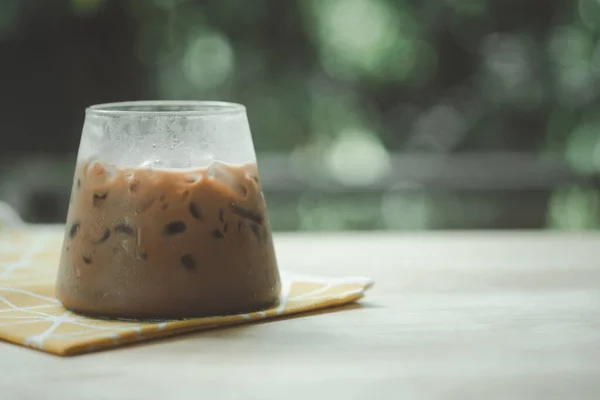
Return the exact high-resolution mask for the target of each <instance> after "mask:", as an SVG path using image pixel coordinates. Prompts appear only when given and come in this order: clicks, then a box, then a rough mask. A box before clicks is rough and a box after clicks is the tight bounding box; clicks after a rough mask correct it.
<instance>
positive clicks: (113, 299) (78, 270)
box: [56, 113, 280, 318]
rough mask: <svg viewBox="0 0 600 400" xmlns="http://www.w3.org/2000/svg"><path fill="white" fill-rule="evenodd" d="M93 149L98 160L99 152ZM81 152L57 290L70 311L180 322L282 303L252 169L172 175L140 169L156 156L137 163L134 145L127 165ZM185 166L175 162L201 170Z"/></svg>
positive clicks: (225, 167) (214, 164) (225, 166)
mask: <svg viewBox="0 0 600 400" xmlns="http://www.w3.org/2000/svg"><path fill="white" fill-rule="evenodd" d="M142 114H143V113H142ZM119 115H120V114H117V117H118V116H119ZM127 115H128V114H127ZM143 115H145V114H143ZM134 116H135V115H134ZM160 117H161V116H160V115H159V118H160ZM244 118H245V114H244ZM165 120H166V121H167V122H168V123H170V122H169V121H171V120H170V119H165ZM101 122H102V124H106V123H105V122H104V121H103V120H102V121H101ZM158 122H159V123H162V122H163V120H161V119H159V120H158ZM109 123H111V124H114V121H109ZM203 124H204V125H202V128H203V129H204V128H205V127H206V122H203ZM103 126H104V125H103ZM144 126H146V125H144ZM185 127H186V128H188V129H190V127H189V124H188V125H185ZM104 130H105V129H104ZM104 130H102V131H101V132H104ZM99 131H100V130H99ZM84 133H85V128H84ZM141 137H142V138H143V140H146V137H145V136H141ZM148 140H150V139H148ZM148 143H150V142H148ZM100 144H102V143H100ZM152 145H154V142H153V143H152ZM82 146H83V145H82ZM148 147H149V148H151V149H152V148H154V147H153V146H148ZM90 148H92V149H93V150H94V151H95V152H96V153H97V152H98V149H99V148H101V146H99V145H95V146H93V147H92V146H90ZM84 150H85V149H84ZM84 150H81V148H80V156H79V161H78V164H77V166H76V170H75V176H74V180H73V187H72V194H71V204H70V207H69V213H68V216H67V221H66V229H65V239H64V244H63V249H62V255H61V259H60V266H59V273H58V279H57V286H56V294H57V297H58V299H59V300H60V301H61V302H62V303H63V305H64V306H65V307H66V308H68V309H70V310H73V311H75V312H79V313H84V314H89V315H98V316H108V317H122V318H182V317H197V316H214V315H226V314H237V313H247V312H252V311H257V310H261V309H265V308H267V307H270V306H273V305H274V304H276V303H277V301H278V297H279V292H280V281H279V274H278V269H277V263H276V259H275V252H274V249H273V242H272V237H271V231H270V228H269V222H268V219H267V214H266V209H265V202H264V199H263V195H262V192H261V187H260V180H259V176H258V170H257V168H256V164H255V163H254V162H248V163H237V164H233V163H227V162H224V161H215V160H214V159H213V160H212V161H210V162H209V163H206V164H207V165H206V166H204V167H182V166H181V165H179V166H177V167H176V168H173V167H169V166H168V165H167V166H164V164H165V163H164V162H162V164H160V165H159V166H157V165H153V166H147V165H145V163H139V162H138V161H139V160H142V159H144V158H149V157H150V156H149V155H148V154H147V153H143V152H142V151H141V150H140V153H139V155H136V153H135V151H136V148H134V147H132V151H131V153H130V154H127V153H126V152H125V154H124V155H123V156H120V155H119V154H120V153H115V154H117V155H119V157H121V159H122V160H124V161H121V162H119V159H117V160H116V162H114V159H116V158H117V157H113V161H111V160H110V157H105V158H107V160H104V159H98V158H95V157H88V158H85V157H83V156H85V151H84ZM117 150H118V149H117ZM176 150H177V149H176ZM184 150H185V151H188V152H189V150H188V149H187V147H186V148H184ZM251 150H252V152H253V149H251ZM165 151H167V153H163V154H169V153H168V151H172V149H171V148H167V149H166V150H165ZM218 151H219V149H216V150H215V151H213V153H211V154H213V155H214V154H215V153H217V154H218ZM157 154H159V153H157ZM182 154H189V153H183V152H182ZM200 154H201V153H200ZM159 155H160V154H159ZM252 156H253V154H252ZM136 157H138V158H139V160H138V159H136ZM211 157H212V158H214V156H211ZM227 157H230V156H228V153H224V156H223V157H221V158H223V159H227ZM150 158H151V157H150ZM166 158H167V157H166V156H163V158H162V159H163V160H164V159H166ZM230 158H231V157H230ZM247 158H252V157H247ZM181 159H182V158H180V159H179V160H176V161H177V162H179V163H183V162H184V161H185V162H186V163H188V164H191V165H193V164H194V163H196V162H197V158H196V157H192V156H190V161H189V162H188V161H186V160H185V159H183V161H181ZM131 160H133V162H131ZM201 161H202V160H201ZM174 163H176V162H175V161H174V162H171V163H170V164H174ZM128 164H129V165H128ZM131 164H133V166H131ZM155 164H156V163H155ZM166 164H169V163H166Z"/></svg>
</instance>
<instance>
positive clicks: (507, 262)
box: [0, 232, 600, 400]
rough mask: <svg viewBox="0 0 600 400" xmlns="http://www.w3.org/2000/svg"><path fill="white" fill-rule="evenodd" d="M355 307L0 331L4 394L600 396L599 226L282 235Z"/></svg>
mask: <svg viewBox="0 0 600 400" xmlns="http://www.w3.org/2000/svg"><path fill="white" fill-rule="evenodd" d="M276 246H277V251H278V257H279V262H280V266H281V267H282V268H286V269H289V270H294V271H298V272H305V273H320V274H327V275H334V276H339V275H345V274H348V275H367V276H370V277H372V278H374V279H375V287H374V288H373V289H372V290H371V291H370V292H369V293H368V295H367V297H366V298H365V299H364V300H363V302H362V306H359V307H354V308H352V307H350V308H347V309H344V310H337V311H333V312H328V313H321V314H318V315H312V316H304V317H300V318H294V319H287V320H281V321H275V322H268V323H262V324H258V325H247V326H240V327H233V328H228V329H223V330H215V331H209V332H203V333H198V334H190V335H185V336H180V337H177V338H173V339H168V340H161V341H155V342H151V343H146V344H141V345H136V346H131V347H126V348H122V349H118V350H111V351H106V352H102V353H96V354H90V355H84V356H78V357H74V358H59V357H56V356H52V355H47V354H43V353H40V352H36V351H33V350H30V349H25V348H21V347H17V346H14V345H10V344H6V343H0V399H1V400H13V399H17V400H19V399H38V398H39V399H41V398H43V399H61V400H62V399H83V400H85V399H94V400H102V399H117V398H119V399H165V398H171V399H180V398H182V399H183V398H189V399H216V400H220V399H285V400H294V399H321V398H324V399H338V398H339V399H367V398H374V399H384V398H385V399H477V400H480V399H569V400H573V399H600V234H597V233H571V234H565V233H515V232H507V233H486V232H471V233H422V234H380V233H370V234H350V233H349V234H321V235H312V236H309V235H297V234H279V235H277V237H276Z"/></svg>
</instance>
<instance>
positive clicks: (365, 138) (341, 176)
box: [327, 128, 390, 186]
mask: <svg viewBox="0 0 600 400" xmlns="http://www.w3.org/2000/svg"><path fill="white" fill-rule="evenodd" d="M327 165H328V166H329V170H330V173H331V175H332V176H333V178H334V179H336V180H337V181H338V182H340V183H342V184H345V185H348V186H364V185H369V184H373V183H375V182H377V181H378V180H380V179H381V178H383V177H384V176H385V175H386V174H387V173H388V172H389V169H390V156H389V154H388V152H387V150H386V149H385V147H384V146H383V145H382V143H381V141H379V139H378V138H377V136H375V135H374V134H373V133H372V132H369V131H367V130H363V129H358V128H349V129H346V130H344V131H343V132H341V134H340V135H339V137H338V138H337V140H336V141H335V142H334V143H333V145H332V147H331V148H330V149H329V152H328V155H327Z"/></svg>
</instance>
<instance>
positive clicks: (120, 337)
mask: <svg viewBox="0 0 600 400" xmlns="http://www.w3.org/2000/svg"><path fill="white" fill-rule="evenodd" d="M61 243H62V230H60V229H40V228H37V229H36V228H19V229H13V230H7V229H5V230H4V232H0V339H2V340H6V341H8V342H12V343H16V344H19V345H23V346H27V347H31V348H35V349H39V350H42V351H45V352H48V353H54V354H58V355H73V354H81V353H87V352H91V351H96V350H100V349H106V348H111V347H113V348H114V347H118V346H121V345H124V344H127V343H133V342H140V341H144V340H149V339H155V338H158V337H163V336H170V335H174V334H178V333H182V332H190V331H197V330H203V329H209V328H215V327H220V326H226V325H234V324H242V323H247V322H251V321H258V320H264V319H269V318H275V317H280V316H284V315H289V314H295V313H299V312H303V311H309V310H317V309H322V308H326V307H332V306H338V305H342V304H346V303H351V302H353V301H355V300H357V299H359V298H361V297H362V296H363V295H364V293H365V291H366V290H367V289H369V288H370V287H371V286H372V284H373V283H372V281H371V280H369V279H367V278H358V277H357V278H353V277H347V278H341V279H333V278H325V277H315V276H301V275H298V274H293V273H288V272H285V271H281V275H282V276H281V278H282V287H283V290H282V294H281V301H280V305H279V306H278V307H276V308H272V309H269V310H266V311H261V312H255V313H251V314H243V315H234V316H223V317H211V318H195V319H186V320H170V321H166V320H165V321H155V322H132V321H121V320H105V319H97V318H89V317H84V316H81V315H77V314H73V313H71V312H70V311H67V310H65V309H64V308H63V307H62V306H61V305H60V303H59V302H58V300H56V298H55V297H54V280H55V276H56V268H57V265H58V258H59V256H60V249H61ZM0 345H1V344H0Z"/></svg>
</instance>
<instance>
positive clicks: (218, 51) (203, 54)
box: [182, 31, 234, 89]
mask: <svg viewBox="0 0 600 400" xmlns="http://www.w3.org/2000/svg"><path fill="white" fill-rule="evenodd" d="M233 66H234V52H233V49H232V47H231V45H230V43H229V41H228V40H227V38H225V37H224V36H223V35H221V34H219V33H216V32H208V31H204V32H201V33H198V34H197V35H196V36H195V37H194V38H193V39H192V40H190V42H189V43H188V46H187V49H186V52H185V55H184V57H183V64H182V67H183V71H184V74H185V76H186V77H187V79H188V80H189V81H190V82H191V83H192V84H193V85H194V86H196V87H197V88H202V89H206V88H211V87H215V86H218V85H219V84H221V83H223V82H224V81H225V80H226V79H227V78H228V77H229V76H230V75H231V73H232V72H233Z"/></svg>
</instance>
